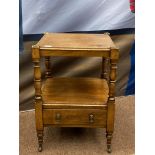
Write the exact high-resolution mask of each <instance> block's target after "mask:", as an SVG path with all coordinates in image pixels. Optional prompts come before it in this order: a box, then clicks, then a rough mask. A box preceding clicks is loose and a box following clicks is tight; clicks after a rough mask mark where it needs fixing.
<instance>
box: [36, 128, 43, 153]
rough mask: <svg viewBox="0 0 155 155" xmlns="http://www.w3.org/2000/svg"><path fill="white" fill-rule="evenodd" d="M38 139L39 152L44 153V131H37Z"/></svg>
mask: <svg viewBox="0 0 155 155" xmlns="http://www.w3.org/2000/svg"><path fill="white" fill-rule="evenodd" d="M37 137H38V145H39V147H38V151H39V152H41V151H42V145H43V131H37Z"/></svg>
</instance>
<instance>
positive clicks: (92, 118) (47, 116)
mask: <svg viewBox="0 0 155 155" xmlns="http://www.w3.org/2000/svg"><path fill="white" fill-rule="evenodd" d="M106 117H107V111H106V110H105V109H44V110H43V122H44V124H45V125H50V124H51V125H54V126H62V127H65V126H66V127H67V126H68V127H106Z"/></svg>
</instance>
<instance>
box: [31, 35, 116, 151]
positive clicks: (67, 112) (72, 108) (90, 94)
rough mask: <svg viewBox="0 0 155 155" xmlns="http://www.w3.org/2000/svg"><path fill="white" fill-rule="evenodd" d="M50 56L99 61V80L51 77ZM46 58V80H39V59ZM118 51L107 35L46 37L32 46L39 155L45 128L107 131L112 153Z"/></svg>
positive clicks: (109, 149) (108, 148)
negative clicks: (80, 128) (100, 65)
mask: <svg viewBox="0 0 155 155" xmlns="http://www.w3.org/2000/svg"><path fill="white" fill-rule="evenodd" d="M51 56H68V57H71V56H78V57H79V56H80V57H102V71H101V78H90V77H88V78H82V77H80V78H71V77H67V78H63V77H57V78H56V77H52V75H51V68H50V57H51ZM41 57H44V58H45V66H46V73H45V75H46V80H45V82H44V83H43V82H42V80H41V67H40V59H41ZM118 57H119V50H118V48H116V46H115V45H114V43H113V41H112V40H111V38H110V36H109V34H108V33H105V34H74V33H46V34H45V35H44V36H43V37H42V38H41V40H40V41H39V42H38V43H37V44H36V45H34V46H32V60H33V63H34V87H35V116H36V130H37V136H38V143H39V148H38V150H39V151H42V143H43V129H44V126H49V125H52V126H56V127H90V128H92V127H95V128H96V127H98V128H106V137H107V151H108V152H109V153H110V152H111V139H112V134H113V130H114V112H115V82H116V69H117V67H116V63H117V61H118Z"/></svg>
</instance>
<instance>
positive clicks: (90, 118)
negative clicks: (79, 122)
mask: <svg viewBox="0 0 155 155" xmlns="http://www.w3.org/2000/svg"><path fill="white" fill-rule="evenodd" d="M89 122H90V123H94V115H93V114H90V115H89Z"/></svg>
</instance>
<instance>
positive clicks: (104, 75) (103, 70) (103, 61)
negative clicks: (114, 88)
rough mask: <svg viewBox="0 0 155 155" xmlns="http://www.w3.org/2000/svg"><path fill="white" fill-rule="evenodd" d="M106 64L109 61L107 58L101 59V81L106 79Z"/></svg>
mask: <svg viewBox="0 0 155 155" xmlns="http://www.w3.org/2000/svg"><path fill="white" fill-rule="evenodd" d="M108 64H109V59H108V58H102V72H101V78H102V79H106V80H107V79H108Z"/></svg>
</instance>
